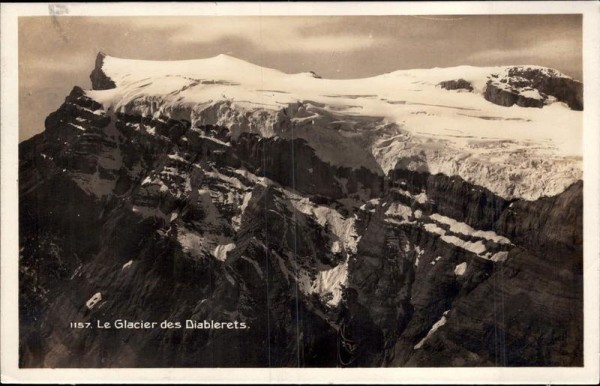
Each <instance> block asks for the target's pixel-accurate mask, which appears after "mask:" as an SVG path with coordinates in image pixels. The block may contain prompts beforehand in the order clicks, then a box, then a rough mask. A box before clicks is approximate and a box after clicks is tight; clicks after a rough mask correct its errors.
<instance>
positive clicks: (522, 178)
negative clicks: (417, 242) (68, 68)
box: [86, 55, 582, 199]
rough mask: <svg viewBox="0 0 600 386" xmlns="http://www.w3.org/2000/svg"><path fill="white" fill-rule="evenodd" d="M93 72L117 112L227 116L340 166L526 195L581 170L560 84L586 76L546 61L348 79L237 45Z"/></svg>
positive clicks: (578, 118) (214, 119)
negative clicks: (256, 59) (247, 52)
mask: <svg viewBox="0 0 600 386" xmlns="http://www.w3.org/2000/svg"><path fill="white" fill-rule="evenodd" d="M91 77H92V82H93V86H94V90H89V91H86V94H87V96H89V97H91V98H92V99H95V100H96V101H98V102H100V103H101V104H102V105H103V107H104V109H105V110H107V111H108V110H109V109H111V110H112V111H116V112H124V113H128V114H136V115H143V116H152V117H155V118H160V117H165V116H166V117H169V118H173V119H186V120H188V121H190V122H191V123H192V130H194V128H195V127H197V126H200V125H207V124H212V125H219V126H223V127H227V128H228V129H229V130H230V132H231V136H232V138H233V139H235V138H236V137H237V136H238V135H239V134H241V133H242V132H251V133H257V134H260V135H262V136H267V137H272V136H279V137H282V138H303V139H305V140H306V141H307V142H308V144H309V145H310V146H311V147H312V148H313V149H314V150H315V152H316V154H317V156H318V157H319V158H321V159H322V160H324V161H325V162H329V163H330V164H333V165H338V166H347V167H352V168H361V167H364V168H366V169H369V170H371V171H373V172H375V173H378V174H385V173H387V172H389V171H390V170H391V169H394V168H407V169H411V170H418V171H423V172H429V173H432V174H435V173H444V174H446V175H450V176H451V175H458V176H460V177H462V178H463V179H465V180H467V181H469V182H472V183H475V184H477V185H480V186H484V187H486V188H488V189H490V190H491V191H493V192H495V193H497V194H499V195H501V196H503V197H505V198H526V199H536V198H538V197H540V196H544V195H547V196H550V195H555V194H558V193H560V192H562V191H563V190H564V189H565V188H566V187H568V186H569V185H570V184H572V183H573V182H575V181H576V180H578V179H580V178H581V176H582V171H581V132H582V114H581V112H579V111H574V110H573V109H571V108H570V107H569V106H570V105H572V104H573V103H576V102H577V96H572V95H571V94H573V92H575V91H576V90H575V91H573V90H570V89H565V87H566V86H564V85H565V84H566V83H561V82H566V81H569V82H570V83H568V84H569V85H571V84H575V86H573V87H575V88H576V87H577V82H575V81H573V80H572V79H570V78H568V77H566V76H565V75H564V74H561V73H559V72H558V71H556V70H552V69H547V68H544V67H539V66H501V67H473V66H458V67H452V68H433V69H419V70H401V71H395V72H391V73H387V74H383V75H379V76H375V77H370V78H364V79H344V80H337V79H323V78H320V77H318V76H316V75H315V74H314V73H313V72H304V73H298V74H286V73H284V72H281V71H278V70H275V69H270V68H265V67H261V66H258V65H255V64H252V63H248V62H246V61H243V60H240V59H237V58H234V57H231V56H228V55H218V56H216V57H213V58H208V59H198V60H182V61H146V60H129V59H119V58H115V57H111V56H106V55H99V56H98V60H97V63H96V69H94V72H93V73H92V76H91ZM459 79H460V80H462V81H464V83H463V82H455V84H463V85H464V84H468V85H469V87H466V88H462V89H461V88H460V87H456V88H454V89H453V87H441V86H440V84H442V83H443V82H449V81H455V80H459ZM447 84H452V83H447ZM567 88H568V87H567ZM561 100H562V101H564V102H561ZM573 101H575V102H573ZM507 106H510V107H507ZM525 106H535V107H542V108H530V107H525Z"/></svg>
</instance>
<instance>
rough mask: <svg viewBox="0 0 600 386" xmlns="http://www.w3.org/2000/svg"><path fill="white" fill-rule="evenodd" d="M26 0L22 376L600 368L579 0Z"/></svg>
mask: <svg viewBox="0 0 600 386" xmlns="http://www.w3.org/2000/svg"><path fill="white" fill-rule="evenodd" d="M213 5H214V4H213ZM221 5H223V4H221ZM380 5H381V4H380ZM396 5H398V4H396ZM215 6H216V5H215ZM251 6H252V5H250V4H247V8H250V7H251ZM299 6H300V4H297V5H295V7H299ZM146 7H149V8H152V7H150V5H146ZM254 7H256V5H254ZM399 7H402V5H399ZM138 8H139V7H138ZM38 9H42V10H45V14H44V13H35V14H29V15H20V16H19V17H18V18H17V17H15V18H14V23H13V24H14V26H15V27H16V31H15V32H16V35H15V37H14V41H15V42H16V44H15V47H14V50H13V54H14V55H15V58H14V60H15V62H16V63H18V67H11V68H14V69H15V72H14V75H15V76H16V78H15V79H14V82H15V88H16V90H15V91H16V92H15V93H14V94H11V95H10V96H6V93H5V89H6V87H4V86H3V90H2V91H3V99H2V101H3V107H5V106H6V105H5V98H10V99H11V101H12V103H13V106H14V109H13V110H14V111H13V112H12V114H14V117H15V120H14V122H17V123H16V126H14V127H13V126H7V125H6V122H7V121H6V119H5V116H4V110H5V109H4V108H3V118H2V134H3V138H2V142H3V143H2V145H3V160H2V161H3V162H2V163H3V165H2V166H3V182H2V185H3V195H2V196H3V208H4V205H5V202H4V201H5V200H4V198H6V197H7V196H6V195H5V193H4V189H5V188H6V187H7V186H8V185H7V184H5V177H6V174H5V172H4V171H5V169H4V168H5V166H7V165H6V160H5V159H4V156H5V154H4V153H5V146H6V143H5V142H6V140H5V137H4V135H5V130H11V131H12V132H13V133H14V135H13V137H11V138H14V139H15V142H14V143H11V144H10V147H11V149H12V151H13V152H14V153H15V156H14V160H15V163H14V164H13V167H14V169H15V176H16V178H17V179H18V181H17V180H16V179H15V180H14V184H15V185H16V187H15V189H16V192H15V197H16V198H17V199H16V201H14V202H12V204H11V205H12V206H13V207H14V211H11V213H15V218H11V219H10V221H11V222H10V223H7V221H9V219H8V218H7V215H6V213H8V212H5V211H4V210H3V214H2V230H3V236H6V237H8V235H5V234H4V232H5V229H7V227H8V228H11V227H12V228H14V235H15V239H14V240H12V241H13V243H14V249H10V251H13V250H14V251H18V256H17V255H13V254H12V253H5V251H6V250H5V247H6V245H5V244H6V243H5V238H4V237H3V251H2V260H3V264H4V261H5V260H8V259H10V260H11V261H12V262H13V264H14V266H15V267H16V268H15V269H16V271H15V272H14V275H13V274H12V271H10V272H7V270H6V269H5V268H4V267H5V266H4V265H3V270H2V271H3V272H2V274H3V284H4V281H5V277H6V276H5V275H9V274H10V277H11V278H12V280H13V281H14V283H13V284H12V285H13V287H11V288H12V291H10V292H8V293H7V291H6V288H8V287H6V288H5V287H4V286H3V291H2V296H3V301H2V306H3V311H2V314H3V315H2V316H3V338H4V337H5V334H6V333H7V330H6V323H5V320H4V319H5V314H7V313H8V311H7V309H6V304H7V303H6V301H5V298H4V297H5V296H9V295H10V296H11V297H12V299H14V300H13V301H14V302H15V303H14V304H15V307H14V310H15V312H14V314H15V315H14V319H12V317H11V320H14V321H15V323H16V325H15V326H13V327H12V328H11V331H10V334H11V335H13V336H14V341H15V342H16V343H17V347H15V348H14V350H12V351H11V352H13V353H14V355H12V356H11V358H10V360H11V361H14V363H15V365H16V366H17V367H18V369H21V370H24V369H30V370H36V371H37V370H41V369H104V370H106V369H109V368H110V369H148V370H149V371H150V369H154V370H156V369H161V368H165V369H166V368H169V369H173V368H181V369H219V368H239V369H273V368H289V369H292V368H296V369H304V368H318V369H324V370H323V371H328V370H325V369H332V370H333V369H347V368H354V369H355V370H356V371H358V370H357V369H364V370H365V371H367V369H375V368H378V369H382V368H385V369H386V370H387V369H413V370H415V371H421V370H424V369H425V368H429V369H430V370H429V371H431V368H439V369H443V368H446V370H450V371H452V369H461V368H469V369H475V370H473V371H479V370H477V369H486V368H487V369H495V368H501V369H504V370H501V371H503V372H504V371H505V372H506V374H509V373H510V372H511V371H512V370H511V368H515V369H516V368H521V369H523V368H525V369H527V368H532V369H533V368H536V369H538V370H540V371H541V374H543V373H544V370H543V369H544V368H548V369H549V370H550V369H552V368H564V369H566V370H565V371H569V369H572V370H573V371H583V370H586V371H587V369H588V367H587V365H586V363H587V364H588V365H589V364H590V363H594V361H595V362H597V361H598V352H597V351H598V350H597V344H598V343H597V342H598V335H597V334H598V333H597V331H598V330H597V327H598V326H597V324H598V320H597V315H598V304H597V299H598V298H597V295H598V294H597V292H598V290H597V288H598V287H597V285H598V282H597V281H598V277H597V276H598V255H597V249H595V248H597V238H598V232H597V229H595V230H594V229H591V228H590V225H588V224H591V226H596V225H597V222H598V218H597V204H598V203H597V201H598V195H597V194H598V192H597V191H594V190H592V191H591V195H592V196H594V195H595V197H591V196H590V197H587V195H588V192H590V190H589V189H597V183H598V181H597V175H598V174H597V169H596V173H595V174H588V172H587V171H586V170H587V169H585V168H589V167H596V166H597V165H595V164H596V163H597V155H596V153H597V150H598V149H595V148H594V150H593V152H594V154H592V155H589V154H590V150H586V149H588V147H589V146H590V145H591V146H592V147H593V146H594V143H593V142H592V143H590V142H589V139H590V138H596V139H597V138H598V137H597V135H596V134H595V136H594V137H589V136H588V137H586V135H588V134H585V135H584V132H585V128H586V127H590V120H589V115H590V112H591V114H592V115H594V116H595V117H596V118H595V119H597V116H598V112H597V107H598V106H597V105H595V102H597V101H598V99H597V97H596V96H595V95H593V96H592V97H590V98H595V99H592V100H588V95H591V94H589V89H588V87H590V86H588V82H590V83H589V84H590V85H591V86H592V87H594V90H593V91H597V86H598V76H597V74H594V75H590V73H589V72H588V70H590V69H591V68H590V67H589V66H588V67H586V65H585V64H584V63H585V60H584V57H585V56H586V55H590V54H591V55H592V56H594V55H595V56H596V59H595V60H596V64H597V62H598V61H597V54H598V41H597V40H596V41H593V42H592V44H591V45H590V44H587V45H586V40H585V34H584V16H586V17H587V15H584V13H585V12H583V11H581V10H579V11H575V12H568V10H567V9H565V10H564V11H563V12H552V13H544V11H543V10H542V7H541V6H538V7H536V9H537V12H533V13H532V12H531V11H530V12H522V13H511V14H509V13H502V14H497V13H492V12H487V13H486V12H485V11H484V12H476V13H473V12H464V13H456V12H451V11H450V9H451V8H446V9H447V10H448V11H447V13H444V14H440V13H437V14H433V13H427V12H422V13H418V12H414V13H411V14H402V13H400V12H399V13H398V14H385V13H384V12H378V11H377V10H378V9H381V8H377V9H376V10H375V11H374V12H364V13H362V14H361V13H360V12H358V13H352V14H344V13H343V12H341V14H327V13H325V12H323V13H322V14H317V15H306V14H302V12H297V14H290V13H286V14H277V12H272V13H270V12H267V13H265V14H262V13H260V14H252V13H251V12H250V13H249V14H241V13H234V14H215V13H211V12H205V13H204V14H197V15H196V14H185V12H182V13H179V14H177V15H171V14H165V15H160V14H150V15H143V14H142V15H140V14H136V13H134V12H131V13H119V12H115V14H114V15H108V14H105V13H101V12H99V13H101V14H99V15H94V14H93V13H86V12H83V13H82V12H79V13H78V12H77V8H75V12H74V13H75V14H72V13H73V12H72V8H70V7H69V5H68V4H48V5H43V6H42V7H41V8H38ZM207 9H208V8H207ZM585 9H587V10H588V11H589V10H591V11H592V13H593V12H594V11H595V12H596V13H597V10H598V9H597V8H595V9H594V8H593V7H591V8H590V7H587V8H585ZM4 11H5V8H4V5H3V13H4ZM225 13H226V12H225ZM588 13H589V12H588ZM3 16H5V15H3ZM596 16H597V15H596ZM11 25H12V24H11ZM3 27H6V23H5V21H4V19H3ZM4 32H5V31H4V30H3V34H2V35H3V46H4V43H5V41H4V38H5V33H4ZM596 38H597V32H596ZM584 47H585V48H586V49H589V50H592V51H591V52H588V53H586V51H585V49H584ZM4 52H5V48H4V47H3V56H2V68H3V83H5V82H4V80H5V77H6V76H7V74H8V72H6V71H5V68H6V67H5V63H6V61H5V55H4ZM586 68H587V69H586ZM584 70H585V71H584ZM595 70H596V68H594V69H593V71H595ZM5 84H6V83H5ZM584 89H585V90H587V91H586V92H584ZM11 122H13V121H11ZM591 124H592V126H593V127H594V124H595V130H597V129H598V126H597V121H596V122H591ZM586 125H587V126H586ZM17 138H18V140H17ZM586 138H588V141H587V144H586ZM17 141H18V142H17ZM598 146H599V143H598V142H596V143H595V147H598ZM17 165H18V167H17ZM584 166H585V168H584ZM584 175H585V176H586V178H584ZM590 177H591V178H590ZM584 179H585V182H584ZM589 179H593V180H594V181H592V182H591V184H592V185H589V186H588V180H589ZM11 181H12V180H11ZM11 183H12V182H11ZM584 186H585V189H588V190H586V191H585V196H586V197H585V198H586V200H587V199H589V198H591V199H592V200H593V199H595V201H596V202H595V203H594V204H591V205H589V206H588V202H587V201H586V206H585V207H586V216H588V215H591V217H592V218H590V216H588V217H587V218H586V221H588V222H585V223H584ZM9 197H12V196H9ZM589 221H591V223H590V222H589ZM584 224H585V226H584ZM11 234H12V233H11ZM589 235H591V237H590V236H589ZM592 239H593V240H592ZM590 243H593V245H592V244H590ZM584 250H585V252H586V258H585V259H584ZM594 267H595V268H594ZM586 272H587V273H586ZM586 274H587V276H586ZM590 274H591V276H590ZM594 275H595V276H594ZM584 279H585V280H584ZM592 281H595V283H594V284H593V285H594V286H595V287H586V285H592V283H591V282H592ZM588 282H589V284H588ZM589 288H591V290H592V292H590V289H589ZM594 291H595V292H594ZM584 295H585V296H588V298H585V296H584ZM590 296H591V297H590ZM584 299H586V302H584ZM593 302H595V305H594V304H593ZM584 303H585V305H586V307H591V308H592V311H591V313H589V312H588V309H587V308H585V309H584ZM594 307H595V310H593V309H594ZM11 310H13V308H11ZM586 318H588V319H586ZM589 318H595V319H591V320H590V319H589ZM584 322H585V323H584ZM587 323H591V324H594V323H595V326H591V327H590V326H589V325H586V324H587ZM584 327H586V328H593V329H594V330H585V329H584ZM586 331H595V332H594V334H595V335H594V336H589V335H586V334H588V333H587V332H586ZM3 340H5V339H3ZM3 343H5V344H6V342H3ZM588 344H590V345H591V346H589V347H586V345H588ZM594 345H595V346H594ZM594 347H595V352H593V351H592V355H591V356H590V355H588V354H586V353H588V352H589V351H587V350H588V349H590V348H591V349H592V350H593V349H594ZM4 362H5V358H4V357H3V363H4ZM594 366H595V370H593V371H595V373H594V372H592V374H595V377H596V381H597V377H598V376H597V374H598V370H597V367H598V365H597V363H596V364H595V365H594ZM3 367H4V364H3ZM448 368H450V369H448ZM420 369H421V370H420ZM3 370H4V369H3ZM355 370H347V371H355ZM361 371H362V370H361ZM123 374H124V373H123ZM221 374H227V372H224V373H221ZM325 374H327V373H325ZM344 374H349V373H348V372H346V373H344ZM398 374H401V373H398ZM502 374H504V373H502ZM220 379H228V378H226V376H225V375H224V378H220ZM323 379H327V380H330V381H331V380H332V379H333V378H328V377H325V378H323ZM411 379H420V378H411ZM423 379H425V378H423ZM442 379H444V378H440V380H439V381H441V380H442ZM465 379H466V378H465ZM542 379H545V378H542ZM586 379H588V378H586ZM591 379H592V381H593V380H594V378H591ZM195 380H196V381H202V380H200V379H195ZM269 381H272V379H269ZM397 381H400V379H397ZM490 381H495V382H498V381H500V379H495V380H494V379H493V378H492V379H490ZM204 382H206V381H204ZM369 382H377V378H373V379H370V381H369Z"/></svg>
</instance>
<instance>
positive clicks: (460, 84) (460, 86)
mask: <svg viewBox="0 0 600 386" xmlns="http://www.w3.org/2000/svg"><path fill="white" fill-rule="evenodd" d="M438 86H440V87H441V88H443V89H446V90H467V91H473V85H471V83H470V82H468V81H466V80H464V79H452V80H445V81H443V82H440V83H439V84H438Z"/></svg>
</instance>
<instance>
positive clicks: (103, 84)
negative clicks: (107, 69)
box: [90, 52, 116, 90]
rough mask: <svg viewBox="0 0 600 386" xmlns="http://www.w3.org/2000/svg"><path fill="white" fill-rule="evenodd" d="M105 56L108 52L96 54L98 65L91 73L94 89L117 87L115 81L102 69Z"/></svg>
mask: <svg viewBox="0 0 600 386" xmlns="http://www.w3.org/2000/svg"><path fill="white" fill-rule="evenodd" d="M105 57H106V54H105V53H103V52H99V53H98V55H97V56H96V65H95V66H94V70H93V71H92V73H91V74H90V80H91V81H92V88H93V89H94V90H108V89H111V88H115V87H116V84H115V82H114V81H113V80H112V79H110V77H109V76H107V75H106V74H105V73H104V70H102V65H103V64H104V58H105Z"/></svg>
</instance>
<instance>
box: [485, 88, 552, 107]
mask: <svg viewBox="0 0 600 386" xmlns="http://www.w3.org/2000/svg"><path fill="white" fill-rule="evenodd" d="M483 96H484V98H485V99H487V100H488V101H490V102H492V103H494V104H497V105H500V106H506V107H510V106H512V105H515V104H516V105H517V106H521V107H537V108H542V107H543V106H544V101H543V100H541V99H535V98H528V97H526V96H523V95H520V94H518V93H516V92H512V91H507V90H504V89H501V88H499V87H497V86H495V85H494V84H492V83H491V82H488V84H487V86H486V88H485V92H484V94H483Z"/></svg>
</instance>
